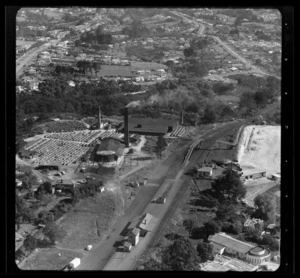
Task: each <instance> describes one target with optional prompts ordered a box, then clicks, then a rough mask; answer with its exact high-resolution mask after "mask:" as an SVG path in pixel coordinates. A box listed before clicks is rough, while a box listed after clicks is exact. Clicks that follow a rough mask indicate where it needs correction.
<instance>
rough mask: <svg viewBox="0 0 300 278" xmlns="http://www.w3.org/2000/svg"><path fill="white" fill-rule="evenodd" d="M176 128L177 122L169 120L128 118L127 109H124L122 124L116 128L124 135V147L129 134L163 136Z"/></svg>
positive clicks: (127, 143)
mask: <svg viewBox="0 0 300 278" xmlns="http://www.w3.org/2000/svg"><path fill="white" fill-rule="evenodd" d="M176 126H177V122H176V121H174V120H169V119H162V118H158V119H152V118H141V117H129V116H128V109H127V108H126V109H125V113H124V122H123V124H122V125H121V126H120V127H119V128H118V131H119V132H123V133H124V142H125V146H126V147H129V134H139V135H148V136H159V135H165V134H166V133H170V132H172V131H173V130H174V129H175V128H176Z"/></svg>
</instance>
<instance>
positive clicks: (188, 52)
mask: <svg viewBox="0 0 300 278" xmlns="http://www.w3.org/2000/svg"><path fill="white" fill-rule="evenodd" d="M183 54H184V56H185V57H186V58H188V57H191V56H194V55H195V48H194V47H192V46H190V47H189V48H185V49H184V50H183Z"/></svg>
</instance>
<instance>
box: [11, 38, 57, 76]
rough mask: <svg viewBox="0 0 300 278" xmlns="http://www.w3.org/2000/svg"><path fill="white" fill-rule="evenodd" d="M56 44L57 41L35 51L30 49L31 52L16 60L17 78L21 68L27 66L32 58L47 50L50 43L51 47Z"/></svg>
mask: <svg viewBox="0 0 300 278" xmlns="http://www.w3.org/2000/svg"><path fill="white" fill-rule="evenodd" d="M58 42H59V40H52V41H51V42H48V43H45V44H43V45H41V46H40V47H39V48H37V49H32V50H31V51H29V52H28V53H26V54H24V55H22V56H21V57H20V58H19V59H17V63H19V64H18V65H17V68H16V76H17V77H18V76H19V75H20V74H21V73H22V70H23V69H24V68H23V67H24V66H25V65H27V64H29V63H30V62H31V61H32V60H33V59H34V58H36V56H37V55H38V53H39V52H42V51H45V50H46V49H47V48H49V47H50V46H51V43H52V44H53V45H56V44H57V43H58Z"/></svg>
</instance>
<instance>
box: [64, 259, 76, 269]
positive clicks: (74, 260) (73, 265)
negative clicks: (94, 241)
mask: <svg viewBox="0 0 300 278" xmlns="http://www.w3.org/2000/svg"><path fill="white" fill-rule="evenodd" d="M79 265H80V259H79V258H75V259H73V260H72V261H71V262H70V263H69V264H68V265H67V266H66V267H65V268H64V269H63V270H64V271H68V270H73V269H75V268H77V267H78V266H79Z"/></svg>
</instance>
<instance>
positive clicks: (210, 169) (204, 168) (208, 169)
mask: <svg viewBox="0 0 300 278" xmlns="http://www.w3.org/2000/svg"><path fill="white" fill-rule="evenodd" d="M197 171H198V172H211V171H212V168H211V167H202V168H199V169H198V170H197Z"/></svg>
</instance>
